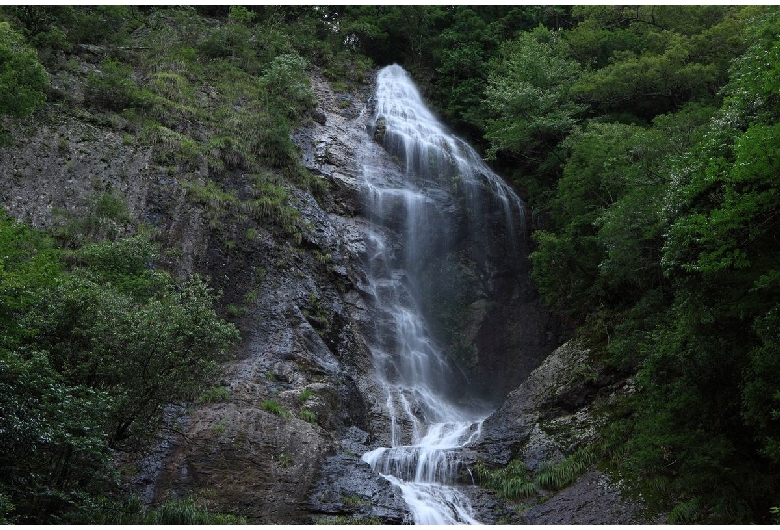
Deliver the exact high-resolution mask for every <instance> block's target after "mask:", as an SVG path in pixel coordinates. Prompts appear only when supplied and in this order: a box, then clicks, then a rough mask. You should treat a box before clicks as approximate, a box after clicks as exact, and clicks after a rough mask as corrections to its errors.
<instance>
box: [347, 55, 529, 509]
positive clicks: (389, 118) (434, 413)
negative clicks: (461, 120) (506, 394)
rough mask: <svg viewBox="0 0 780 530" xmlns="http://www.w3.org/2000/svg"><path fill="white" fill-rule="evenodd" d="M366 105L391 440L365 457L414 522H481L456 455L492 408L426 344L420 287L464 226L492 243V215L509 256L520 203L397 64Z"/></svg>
mask: <svg viewBox="0 0 780 530" xmlns="http://www.w3.org/2000/svg"><path fill="white" fill-rule="evenodd" d="M373 103H374V109H375V110H374V113H375V116H374V124H375V126H376V131H375V133H374V139H375V141H372V142H368V143H367V144H366V145H365V146H363V147H362V148H361V151H360V153H359V157H360V160H361V165H362V170H363V177H364V179H365V197H364V201H365V207H366V212H367V216H368V217H369V220H370V221H371V223H370V228H369V231H368V234H367V237H366V246H367V252H368V260H369V270H370V277H369V285H370V289H371V291H372V293H373V295H374V297H375V304H376V307H377V317H376V319H375V321H374V323H373V325H374V333H373V343H372V344H371V345H370V346H371V350H372V354H373V360H374V364H375V368H376V373H377V382H378V384H379V385H380V387H381V389H382V393H383V395H384V396H385V402H384V407H385V409H386V414H387V417H388V419H389V423H390V425H389V431H390V432H389V437H388V438H389V446H388V447H380V448H378V449H375V450H373V451H370V452H368V453H366V454H365V455H363V460H365V461H366V462H368V463H369V464H370V465H371V466H372V468H373V469H374V470H375V471H377V472H378V473H381V474H382V475H383V476H385V477H386V478H387V479H388V480H390V481H391V482H392V483H394V484H397V485H398V486H399V487H400V488H401V490H402V492H403V495H404V499H405V501H406V503H407V504H408V506H409V508H410V510H411V512H412V516H413V517H414V521H415V523H416V524H479V522H478V521H477V520H476V519H475V515H474V513H473V510H472V508H471V505H470V503H469V500H468V497H467V496H466V495H465V494H464V493H463V492H462V485H463V484H468V483H469V482H470V478H469V476H470V471H469V470H468V469H467V468H466V466H464V465H463V464H462V462H461V452H462V450H463V449H464V448H465V447H467V446H468V445H469V444H470V443H472V442H473V441H475V440H476V439H477V438H478V437H479V433H480V429H481V425H482V420H483V419H484V418H485V417H486V416H487V413H488V412H489V411H488V410H486V409H485V407H484V406H480V405H479V402H478V400H477V399H476V398H475V397H474V396H471V395H470V392H469V389H468V388H469V387H468V381H467V378H466V377H465V376H464V375H463V373H462V372H461V370H460V369H459V368H458V366H457V365H456V364H455V363H454V362H453V361H452V359H451V357H450V356H449V355H447V353H446V352H443V351H442V350H441V348H440V347H439V346H438V345H437V343H436V341H435V340H434V339H433V334H432V333H431V330H430V329H429V327H428V325H427V323H426V321H425V319H424V317H423V311H422V305H423V303H424V300H423V299H422V298H423V293H427V294H428V295H430V292H429V290H426V288H425V285H424V282H425V278H426V277H429V276H430V269H431V265H432V263H435V260H436V259H437V258H436V257H437V256H443V255H447V253H448V252H451V251H452V249H453V248H454V246H455V245H456V244H457V243H458V242H459V241H462V240H463V237H464V236H463V234H464V231H465V232H468V233H470V234H471V235H470V240H473V241H483V242H486V241H489V240H490V238H489V237H488V234H487V233H486V231H489V230H496V220H495V219H496V218H498V219H499V221H498V224H500V225H501V227H500V229H501V230H503V232H502V235H503V238H504V244H503V247H505V248H503V249H502V251H503V252H512V251H516V249H514V247H515V241H516V232H517V231H518V230H520V229H522V226H521V223H522V219H523V218H524V214H523V205H522V202H521V201H520V199H519V198H518V197H517V196H516V195H515V193H514V192H513V191H512V190H511V188H509V187H508V186H507V185H506V184H505V183H504V182H503V181H502V180H501V179H500V177H498V176H497V175H496V174H495V173H493V172H492V171H491V170H490V169H489V168H488V167H487V166H486V165H485V163H484V162H483V161H482V159H481V158H480V157H479V156H478V155H477V153H476V152H475V151H474V150H473V149H472V148H471V147H469V146H468V145H467V144H466V143H465V142H463V141H462V140H460V139H458V138H457V137H455V136H453V135H452V134H450V133H449V132H448V131H447V130H446V129H445V128H444V126H443V125H442V124H441V123H440V122H439V121H438V120H437V119H436V117H435V116H434V115H433V114H432V113H431V111H430V110H429V109H428V108H427V107H426V106H425V104H424V102H423V101H422V98H421V97H420V94H419V92H418V90H417V88H416V87H415V85H414V83H413V82H412V80H411V79H410V77H409V75H408V74H407V73H406V72H405V71H404V70H403V69H401V68H400V67H399V66H396V65H393V66H388V67H386V68H384V69H382V70H381V71H380V72H379V74H378V79H377V92H376V96H375V100H374V102H373ZM382 150H384V152H381V151H382ZM387 153H389V154H390V155H391V157H392V158H393V160H394V163H393V164H387V163H386V160H387ZM388 166H390V167H388ZM488 217H490V218H491V219H492V221H490V222H489V221H488V220H487V219H488ZM464 227H465V228H464ZM513 249H514V250H513ZM482 253H483V254H486V255H487V254H489V252H487V251H484V252H482ZM424 271H427V274H428V276H425V274H423V272H424Z"/></svg>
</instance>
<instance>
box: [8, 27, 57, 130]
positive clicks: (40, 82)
mask: <svg viewBox="0 0 780 530" xmlns="http://www.w3.org/2000/svg"><path fill="white" fill-rule="evenodd" d="M48 85H49V75H48V74H47V73H46V70H44V68H43V66H42V65H41V63H40V62H39V60H38V54H37V53H36V52H35V50H33V49H32V48H30V47H28V46H27V43H26V42H25V39H24V37H23V36H22V35H21V34H19V33H17V32H15V31H14V30H12V29H11V26H10V25H9V24H8V22H0V114H6V115H10V116H16V117H22V116H27V115H30V114H32V113H33V112H35V111H36V110H37V109H39V108H41V107H42V106H43V104H44V103H45V102H46V94H45V93H44V91H45V90H46V87H47V86H48Z"/></svg>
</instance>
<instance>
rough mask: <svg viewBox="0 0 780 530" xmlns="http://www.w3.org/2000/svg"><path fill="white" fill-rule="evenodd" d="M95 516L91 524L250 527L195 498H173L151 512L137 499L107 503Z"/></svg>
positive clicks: (239, 518)
mask: <svg viewBox="0 0 780 530" xmlns="http://www.w3.org/2000/svg"><path fill="white" fill-rule="evenodd" d="M91 515H92V517H91V518H90V519H89V520H90V521H92V522H93V523H94V524H102V525H120V524H121V525H129V524H132V525H185V524H186V525H194V524H199V525H232V524H248V521H247V520H246V518H244V517H241V516H236V515H231V514H224V513H218V512H212V511H210V510H209V509H208V508H207V507H206V506H204V505H203V503H202V502H199V501H198V500H196V499H194V498H191V497H187V498H183V499H169V500H166V501H165V502H164V503H162V504H161V505H160V506H158V507H156V508H151V509H147V508H145V507H144V506H143V504H142V503H141V502H140V500H139V499H137V498H135V497H132V498H130V499H128V500H124V501H120V502H116V501H108V500H104V501H103V502H101V503H100V504H99V505H98V506H97V507H96V509H95V510H94V512H93V513H92V514H91Z"/></svg>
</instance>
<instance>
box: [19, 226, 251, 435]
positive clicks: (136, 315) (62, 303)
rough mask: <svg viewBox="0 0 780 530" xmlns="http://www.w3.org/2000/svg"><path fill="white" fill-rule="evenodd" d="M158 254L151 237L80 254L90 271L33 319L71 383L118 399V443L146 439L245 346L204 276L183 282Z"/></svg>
mask: <svg viewBox="0 0 780 530" xmlns="http://www.w3.org/2000/svg"><path fill="white" fill-rule="evenodd" d="M151 248H152V247H151V246H150V245H149V244H148V243H146V242H145V241H144V240H143V238H142V237H136V238H135V239H131V240H124V241H119V242H116V243H114V242H103V243H96V244H93V245H89V246H87V247H85V248H84V249H83V250H82V251H80V252H79V253H78V255H79V256H81V257H82V259H83V260H84V261H85V262H86V264H87V267H86V268H83V269H78V270H75V271H73V272H72V273H70V274H69V275H68V276H67V277H65V278H63V279H62V280H61V281H60V282H58V284H57V285H55V286H54V287H52V288H51V289H50V290H48V291H47V292H45V293H44V296H43V297H42V300H41V301H40V302H39V303H38V304H37V305H36V307H35V308H33V309H32V310H31V311H30V312H29V313H28V315H27V316H26V317H25V323H26V324H27V325H29V326H33V325H34V326H37V328H38V334H37V335H36V336H35V337H34V339H33V344H34V345H35V347H37V348H41V349H45V350H46V351H48V352H49V355H50V359H51V363H52V365H53V366H54V367H55V368H56V369H57V371H58V372H59V373H61V374H63V376H64V377H65V378H66V380H67V381H69V382H72V383H75V384H80V385H87V386H90V387H93V388H97V389H100V390H102V391H105V392H107V393H108V394H109V395H110V396H111V397H112V399H113V400H114V401H115V405H114V407H113V410H112V412H111V414H109V415H108V417H107V420H108V421H109V423H108V424H107V426H106V428H107V429H108V432H109V433H110V440H111V444H112V445H113V446H120V445H123V444H125V443H126V442H127V440H128V439H130V438H132V437H133V436H134V435H135V436H136V437H137V435H138V434H145V433H147V432H148V431H149V430H150V428H153V427H154V426H155V425H156V420H158V419H159V416H160V412H161V410H162V408H163V407H164V406H165V405H167V404H168V403H171V402H172V401H177V400H186V399H191V398H192V396H193V395H194V394H195V393H197V391H198V390H199V389H200V388H201V386H202V385H203V384H204V382H205V381H206V380H207V378H208V377H209V376H211V375H214V374H215V372H216V369H217V367H218V365H217V361H218V360H219V359H220V356H221V355H222V354H223V353H224V351H225V350H226V348H227V347H228V346H230V345H231V344H232V343H233V342H234V341H235V340H236V339H237V331H236V329H235V328H234V327H233V326H232V325H230V324H226V323H224V322H221V321H220V320H219V319H218V318H217V316H216V314H215V313H214V310H213V309H212V304H213V302H214V295H213V293H212V292H211V291H210V289H209V288H208V287H207V286H206V284H205V283H204V282H203V281H202V280H201V279H199V278H198V277H193V278H191V279H190V280H188V281H187V282H186V283H183V284H180V285H176V284H175V283H174V282H173V281H172V280H171V278H170V276H169V275H168V274H167V273H163V272H159V271H154V270H151V269H149V268H148V263H149V262H150V261H151V258H152V256H153V255H152V254H151V252H150V250H151ZM90 265H91V266H90Z"/></svg>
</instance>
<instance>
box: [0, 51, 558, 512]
mask: <svg viewBox="0 0 780 530" xmlns="http://www.w3.org/2000/svg"><path fill="white" fill-rule="evenodd" d="M93 51H94V50H93ZM95 61H96V60H95V59H94V58H90V57H89V56H86V57H85V58H84V59H83V62H82V63H80V64H81V65H82V66H81V68H83V69H84V70H85V71H86V70H89V69H91V68H94V66H93V65H94V63H95ZM65 77H67V72H65V73H62V74H61V76H60V77H59V78H55V80H54V83H55V87H58V86H64V85H65V83H66V82H69V83H71V84H70V85H69V89H70V90H71V92H70V93H69V94H68V95H67V96H66V100H65V101H60V102H59V103H54V104H51V105H49V106H48V107H47V108H46V109H45V110H44V111H42V112H41V113H39V114H36V115H35V117H34V118H32V119H31V120H29V121H28V122H26V123H10V124H9V127H10V129H11V130H12V132H13V136H14V137H15V138H19V140H17V142H16V143H15V144H14V145H12V146H9V147H7V148H4V149H3V150H2V160H0V171H2V174H3V175H4V176H5V177H4V178H3V179H2V180H0V195H2V197H3V201H4V204H5V207H6V209H7V211H9V212H10V213H11V214H12V215H14V216H15V217H17V218H18V219H20V220H24V221H27V222H29V223H31V224H33V225H36V226H43V227H55V228H56V229H57V230H66V229H69V228H68V227H69V226H71V225H69V223H70V222H71V221H72V220H73V219H77V218H80V217H85V216H89V215H92V214H94V211H93V210H94V207H95V200H96V198H99V197H100V196H102V195H103V194H108V195H111V196H114V197H118V198H120V200H122V201H124V202H125V203H126V204H127V206H128V209H129V212H130V217H129V219H128V220H126V222H122V223H116V225H115V226H114V225H112V226H111V227H109V228H110V229H114V230H117V231H119V232H120V233H124V232H126V233H132V232H134V231H136V230H137V229H138V228H139V227H140V226H142V225H145V226H149V227H152V228H153V229H154V230H155V231H156V236H155V237H156V239H157V240H158V241H159V242H160V243H161V245H162V247H163V248H164V249H165V250H166V252H165V254H164V255H163V257H162V262H161V263H159V264H157V265H156V266H161V267H166V268H168V269H170V270H171V271H173V272H175V273H176V274H178V275H185V274H188V273H191V272H199V273H203V274H205V275H207V276H208V277H209V278H210V282H211V284H212V285H213V286H215V287H217V288H218V289H220V290H221V291H222V293H223V296H222V299H221V311H222V313H223V314H224V315H227V316H229V317H230V318H231V319H232V320H234V321H235V322H236V323H237V324H238V325H239V327H240V329H241V331H242V336H243V340H242V342H241V344H240V345H239V347H238V348H237V351H236V352H235V360H234V361H232V362H230V363H228V364H226V365H225V366H224V371H223V374H222V376H221V378H220V379H219V380H217V381H214V382H213V384H214V388H216V389H222V390H221V391H220V392H219V393H215V395H214V396H216V397H214V396H212V397H210V398H209V397H207V398H202V399H200V400H198V401H197V402H194V403H185V404H172V406H171V408H170V410H169V412H168V417H167V429H166V430H165V432H163V433H161V434H160V436H159V438H158V441H157V443H156V444H154V445H153V446H150V447H149V448H147V449H145V450H143V451H140V452H139V453H136V454H118V455H117V461H118V462H120V463H124V464H126V465H127V464H132V466H131V467H130V468H128V469H135V470H136V472H135V473H133V476H132V477H130V478H129V483H130V485H131V489H132V490H134V491H136V492H138V493H139V494H140V495H142V498H143V499H144V500H145V501H146V502H149V503H152V504H155V503H159V502H160V501H162V500H164V499H166V498H175V497H183V496H193V495H194V496H196V497H197V498H198V499H199V500H200V501H201V502H202V503H204V504H205V505H207V506H208V507H209V508H210V509H214V510H219V511H225V512H231V513H237V514H242V515H246V516H247V517H248V518H249V519H250V520H252V521H255V522H260V523H297V522H311V521H313V520H316V519H318V518H322V517H325V518H326V519H325V520H328V521H335V522H344V521H361V520H362V521H369V520H381V521H384V522H404V521H407V522H408V521H409V515H408V513H407V508H406V507H405V505H404V503H403V501H402V499H401V496H400V494H399V492H398V490H397V489H396V488H394V487H392V486H391V485H390V484H389V483H388V482H387V481H385V480H384V479H382V478H381V477H379V476H378V475H376V474H375V473H373V472H372V471H371V470H370V469H369V467H368V465H367V464H365V463H364V462H362V461H361V460H360V458H359V457H360V455H361V454H363V453H364V452H365V451H367V450H369V449H371V448H374V447H376V446H378V445H382V444H384V445H387V444H388V436H389V433H388V431H387V425H388V423H389V419H388V418H387V417H386V413H385V412H384V411H383V409H382V408H381V407H380V406H378V404H379V403H380V401H381V399H383V398H382V396H381V395H380V394H379V391H378V389H377V387H376V382H375V377H374V375H375V373H374V366H373V365H372V361H371V356H370V353H369V351H368V347H367V344H368V341H367V339H366V335H365V333H366V330H367V329H368V328H369V327H370V326H371V323H372V321H373V320H374V319H375V318H376V314H375V312H374V308H372V307H371V306H370V303H369V300H370V297H369V296H368V294H369V293H368V292H367V289H368V286H367V279H366V274H367V273H366V270H367V268H366V267H367V265H366V256H365V250H366V242H365V234H366V222H367V221H366V212H365V211H364V210H363V209H364V205H363V204H362V203H361V202H360V190H361V186H363V183H362V182H361V179H360V171H359V167H358V166H359V161H358V160H356V158H355V146H356V145H358V144H359V142H362V141H365V139H366V138H367V137H369V135H371V134H373V133H374V132H375V127H376V124H375V123H371V122H370V112H368V111H367V109H369V108H370V105H371V96H372V93H373V87H372V86H370V85H364V86H361V87H358V88H357V89H355V90H353V91H351V92H350V93H346V92H334V91H333V90H332V89H331V87H330V85H329V84H328V83H327V82H326V81H324V80H323V79H322V78H321V77H320V76H319V75H318V74H316V73H314V74H313V75H312V78H311V81H312V86H313V89H314V93H315V96H316V100H317V109H316V110H315V111H314V112H312V113H311V117H310V119H309V120H308V121H307V122H306V124H305V126H304V127H302V128H300V129H299V130H298V131H297V132H296V134H295V137H294V140H295V142H296V144H297V145H298V147H299V148H300V152H301V156H302V160H303V164H304V166H305V167H306V168H308V169H309V170H310V171H311V172H312V173H313V174H314V175H315V178H316V179H317V180H318V181H319V182H318V184H317V185H316V186H314V187H309V188H304V187H295V186H290V185H287V186H285V189H286V190H287V195H286V197H287V199H286V200H287V203H288V205H289V206H290V207H292V208H294V209H295V210H296V211H297V212H299V214H298V215H299V217H298V218H297V219H296V221H295V223H296V226H297V231H296V232H294V233H291V232H289V231H287V232H286V231H284V230H280V229H279V228H278V227H274V226H272V225H269V223H268V220H267V219H265V218H263V217H262V216H259V215H255V214H253V212H252V211H251V209H250V208H249V207H248V206H244V204H245V202H243V201H246V202H248V201H249V200H250V199H252V197H253V195H252V194H253V191H252V190H253V186H254V185H255V182H254V181H253V177H252V175H249V174H247V173H246V172H243V171H241V170H239V169H230V168H227V169H220V170H219V171H214V170H212V169H210V168H209V167H203V166H201V167H198V168H192V167H189V166H187V164H185V163H175V162H176V161H174V163H171V161H170V160H167V161H166V160H165V159H163V158H161V157H160V152H159V151H160V146H159V145H147V144H144V143H142V142H138V141H136V140H135V138H134V134H135V133H137V131H136V130H135V129H133V125H132V124H131V123H130V122H127V121H126V120H124V119H123V118H122V117H121V116H118V115H116V114H113V113H107V112H103V111H99V110H95V109H87V110H84V109H82V110H79V111H78V112H74V111H73V110H72V109H68V108H66V107H68V106H70V105H72V104H74V103H77V102H80V101H82V100H83V98H84V95H83V92H84V90H85V86H84V84H83V81H84V78H83V77H82V78H80V79H81V82H79V81H78V78H76V79H75V81H74V79H72V78H70V77H68V79H65ZM63 90H64V88H63ZM207 97H211V98H214V97H217V96H215V95H214V94H211V95H210V96H207ZM380 133H381V131H380ZM22 139H23V140H22ZM166 162H167V163H166ZM386 163H387V164H394V163H397V161H395V160H394V159H393V157H392V156H391V155H389V154H388V155H387V160H386ZM198 179H200V180H198ZM203 182H205V183H208V182H216V185H217V186H218V187H219V189H221V190H228V191H231V193H232V194H233V195H231V196H232V197H235V200H233V199H225V198H224V197H222V196H220V195H219V194H218V193H215V192H212V194H211V196H208V195H207V194H204V193H202V190H203V189H204V187H206V186H208V185H209V184H202V183H203ZM310 190H314V191H310ZM444 209H446V205H445V204H442V210H444ZM110 221H111V220H110V219H109V220H106V219H103V220H102V221H101V222H105V223H109V224H110ZM109 228H106V229H109ZM489 237H498V235H490V236H489ZM456 239H457V237H456ZM470 243H474V242H473V241H471V242H469V241H466V240H462V241H459V242H458V244H456V245H455V247H454V248H455V252H454V253H453V254H452V256H448V257H446V259H442V260H440V261H438V262H437V261H436V260H432V262H431V263H432V264H431V267H430V269H429V270H428V271H426V274H427V275H428V277H429V278H430V280H431V281H430V282H429V288H430V289H431V292H430V293H429V294H430V296H429V298H428V300H429V302H430V304H429V305H428V306H427V307H426V308H425V309H426V311H427V316H429V317H430V318H431V319H432V320H433V321H434V326H435V327H436V326H438V327H437V331H438V336H439V339H440V340H441V342H442V343H443V344H445V345H446V346H448V348H449V350H450V351H451V352H452V354H453V356H454V357H455V359H456V360H457V361H458V362H460V363H461V366H462V368H463V370H464V372H465V374H466V376H467V377H468V378H469V379H470V381H471V384H473V385H474V386H475V387H476V388H479V389H481V390H482V396H483V397H484V398H486V399H488V400H491V401H493V402H495V403H498V402H500V401H501V400H502V398H503V397H504V396H505V395H506V394H507V393H508V392H509V391H510V390H511V389H512V388H514V387H515V386H517V385H518V384H520V383H521V382H522V381H523V380H524V379H525V378H526V377H527V376H528V374H529V373H531V371H532V370H533V369H534V368H535V367H536V366H537V365H538V364H539V363H540V362H541V360H542V359H543V358H544V357H545V356H546V355H547V354H549V352H550V351H551V350H552V349H553V348H554V347H555V346H556V343H557V337H556V329H555V326H554V324H553V323H552V322H551V321H550V318H549V317H548V314H547V313H546V311H545V310H544V308H543V307H542V305H541V304H540V302H539V301H538V297H537V296H536V294H535V291H534V290H533V288H532V286H531V284H530V282H529V280H528V279H527V271H528V264H527V262H526V261H525V260H523V261H521V262H519V263H505V264H503V265H501V266H500V267H499V268H497V269H488V268H484V267H483V266H482V265H481V263H480V260H479V257H478V256H477V257H475V256H467V257H465V258H463V255H464V253H463V249H465V248H466V246H467V245H468V244H470ZM493 243H496V244H498V245H501V244H502V243H501V242H500V241H499V242H493ZM522 244H523V245H524V244H525V243H524V242H522ZM458 256H460V257H461V258H463V259H460V258H458ZM459 259H460V261H458V260H459ZM434 265H435V266H436V267H438V268H436V267H434ZM436 274H441V275H447V274H449V275H452V274H456V275H457V277H458V278H462V279H463V280H464V282H465V283H468V289H466V290H465V291H464V292H465V295H462V296H461V295H459V296H460V297H459V298H457V299H454V298H453V297H452V296H450V294H451V293H448V292H438V293H437V292H436V288H437V286H440V285H442V284H441V283H440V282H437V278H436V277H435V275H436ZM449 279H450V280H451V279H452V278H449ZM526 388H528V387H527V385H526ZM513 396H516V394H513ZM512 399H513V400H514V401H512V403H516V402H517V398H516V397H514V398H512ZM507 406H508V405H505V406H504V408H502V409H501V410H502V411H503V412H499V413H498V415H497V416H495V418H504V419H502V420H500V421H499V420H495V419H493V420H490V421H489V422H488V427H489V429H488V432H489V433H490V434H489V435H488V438H487V439H488V440H494V439H495V438H496V436H499V435H497V434H496V432H500V433H502V434H501V436H503V437H504V439H516V438H517V437H518V436H520V437H522V436H524V434H522V433H520V434H518V432H519V431H522V429H520V428H519V427H518V426H517V425H514V424H511V425H510V423H511V422H510V421H509V420H507V419H506V418H507V417H513V416H512V414H513V413H512V414H509V416H507V413H506V410H508V409H507ZM519 417H522V415H520V416H519ZM507 422H509V423H507ZM501 436H499V437H501ZM499 445H500V444H499ZM484 447H485V448H488V447H489V445H485V446H484ZM502 447H503V446H502ZM484 451H485V453H484V455H487V456H486V457H485V458H486V459H487V461H489V462H493V463H502V462H501V460H502V458H498V459H496V457H495V456H494V454H496V451H498V452H501V451H504V449H500V450H497V449H484ZM472 493H473V495H474V496H475V504H476V505H477V507H478V512H479V516H480V520H482V521H486V522H496V521H498V520H499V519H500V518H501V517H505V516H506V517H508V516H507V513H508V512H506V509H505V508H503V507H502V505H501V504H500V503H498V502H497V501H496V500H495V499H493V498H492V497H491V496H490V495H489V494H487V493H486V492H484V491H483V492H480V491H478V490H477V489H476V488H475V489H474V490H473V491H472Z"/></svg>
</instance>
